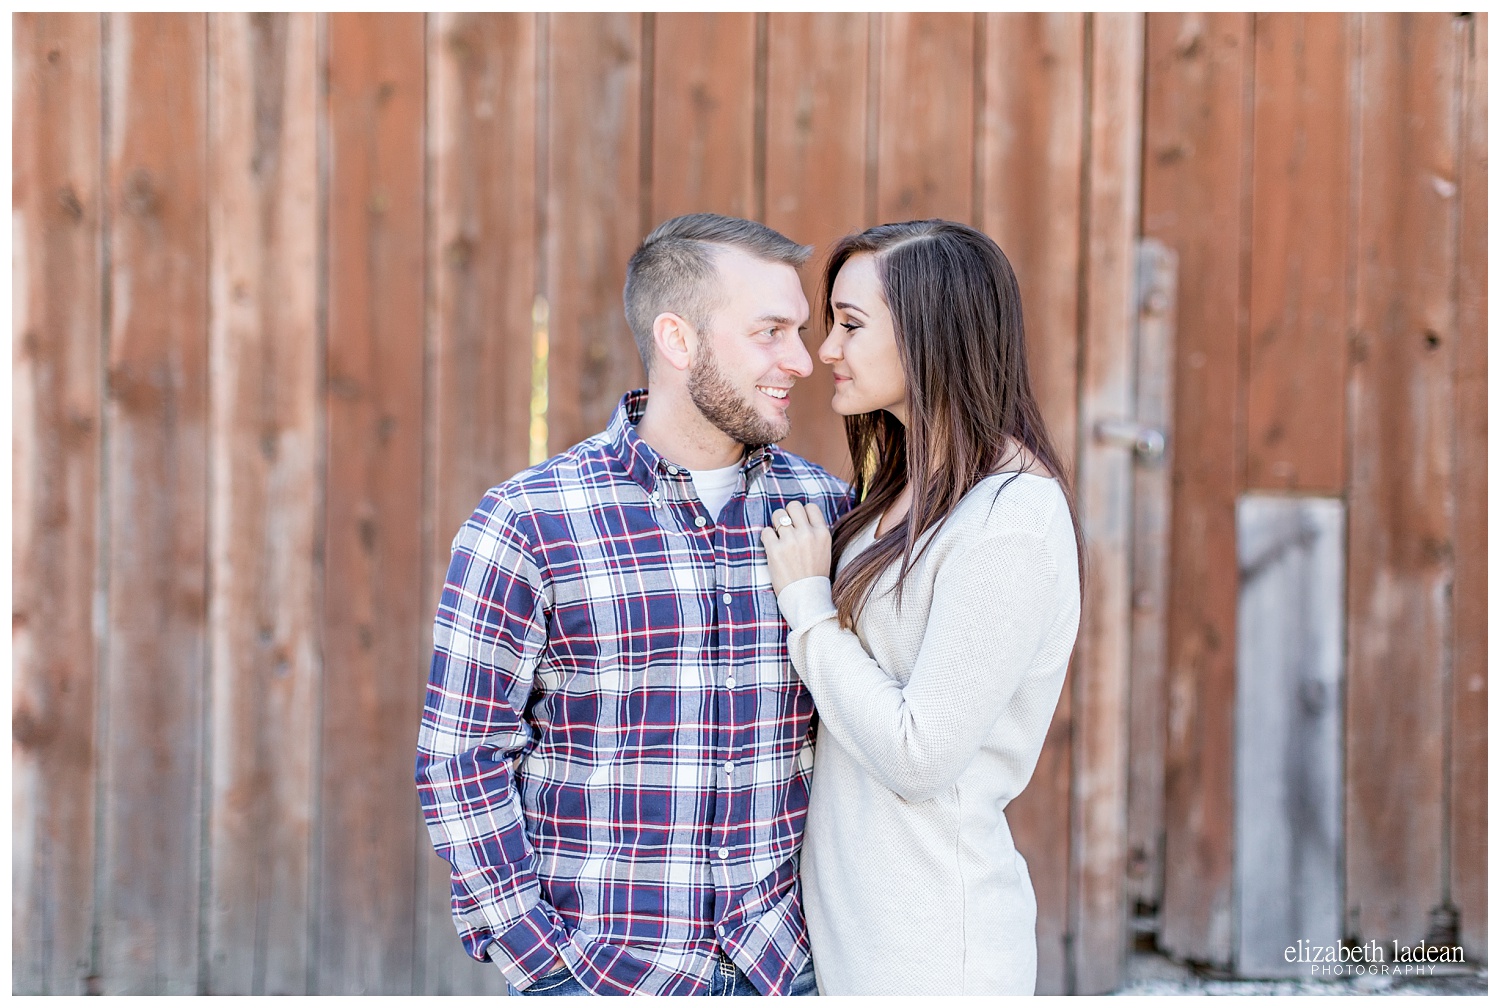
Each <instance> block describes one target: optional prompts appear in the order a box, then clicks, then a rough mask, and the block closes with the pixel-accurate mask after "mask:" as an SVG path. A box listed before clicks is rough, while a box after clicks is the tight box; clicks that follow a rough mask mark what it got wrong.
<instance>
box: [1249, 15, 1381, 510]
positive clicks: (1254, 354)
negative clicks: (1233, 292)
mask: <svg viewBox="0 0 1500 1008" xmlns="http://www.w3.org/2000/svg"><path fill="white" fill-rule="evenodd" d="M1353 28H1354V20H1353V19H1352V18H1351V17H1350V16H1348V15H1342V14H1301V13H1283V14H1261V15H1257V16H1256V18H1255V84H1254V89H1255V95H1254V112H1253V114H1254V117H1255V150H1254V163H1253V169H1252V183H1251V186H1252V188H1251V219H1250V242H1251V253H1250V305H1249V309H1250V331H1249V335H1248V339H1247V340H1246V347H1245V374H1244V379H1243V380H1244V386H1245V476H1244V485H1245V488H1246V489H1248V490H1298V491H1307V492H1313V493H1321V494H1329V495H1336V494H1340V493H1342V492H1343V488H1344V397H1343V396H1342V395H1339V394H1336V391H1337V390H1338V389H1342V388H1343V387H1344V382H1345V376H1346V373H1347V365H1346V361H1347V358H1348V349H1347V348H1348V338H1347V325H1348V323H1347V319H1348V312H1349V307H1348V286H1349V282H1348V281H1349V248H1348V234H1349V185H1350V174H1349V173H1350V167H1351V166H1350V160H1349V131H1350V119H1351V116H1352V114H1353V113H1352V109H1351V108H1350V98H1351V93H1352V92H1351V88H1350V78H1349V69H1350V66H1351V61H1350V48H1349V47H1350V37H1351V35H1352V30H1353Z"/></svg>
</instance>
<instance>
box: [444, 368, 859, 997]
mask: <svg viewBox="0 0 1500 1008" xmlns="http://www.w3.org/2000/svg"><path fill="white" fill-rule="evenodd" d="M645 403H646V394H645V392H644V391H643V390H637V391H635V392H631V393H628V394H627V395H626V396H625V397H624V399H622V400H621V403H620V406H619V408H618V409H617V410H616V411H615V414H614V417H613V419H612V420H611V421H610V424H609V427H608V429H607V430H606V431H605V432H604V433H602V434H599V435H596V436H595V437H592V438H589V439H588V440H587V441H584V442H582V443H581V444H579V445H577V446H575V447H574V448H572V449H571V450H569V451H567V452H565V453H563V454H561V455H558V456H555V457H553V458H552V459H549V460H548V461H546V462H544V463H542V464H541V465H539V466H537V467H535V468H532V469H528V470H526V471H524V472H522V473H520V474H518V475H517V476H515V477H514V478H512V479H510V480H508V481H507V482H505V483H503V484H501V485H500V486H498V487H495V488H494V489H492V490H490V491H489V493H487V494H486V495H485V497H484V500H483V501H482V502H481V503H480V505H479V507H478V509H477V510H476V511H475V512H474V514H473V516H472V517H471V518H470V519H469V520H468V521H467V522H466V523H465V524H464V526H463V528H462V529H461V530H460V531H459V533H458V536H457V537H456V538H455V539H454V542H453V561H452V564H451V566H450V567H449V568H448V577H447V583H446V584H445V585H444V586H443V595H442V600H441V602H440V603H439V605H438V611H437V624H436V628H435V631H434V640H435V653H434V655H433V660H432V675H431V678H430V680H429V683H428V689H427V705H426V709H425V711H424V712H423V715H422V728H421V735H420V738H419V739H418V743H417V748H418V753H417V786H418V791H419V793H420V795H421V799H422V807H423V811H424V813H425V815H426V819H427V826H428V830H429V832H430V833H431V835H432V842H433V845H434V846H435V847H436V848H437V851H438V853H439V854H441V855H442V856H443V857H444V858H445V859H447V860H448V861H449V863H451V864H452V866H453V914H454V919H455V921H456V922H457V925H458V931H459V935H460V937H461V938H462V939H463V942H464V945H465V947H466V948H467V949H468V951H469V954H470V955H472V956H474V957H475V958H476V959H484V958H486V957H488V958H489V959H491V960H493V961H495V962H496V963H497V964H498V965H499V966H500V969H501V970H502V971H503V972H504V973H505V976H506V979H507V980H509V981H510V983H512V984H514V985H515V986H517V987H523V988H524V987H526V986H528V985H529V984H530V983H531V982H532V981H533V980H535V979H536V978H537V977H539V976H541V975H542V974H544V973H546V972H547V971H548V968H549V967H550V966H551V964H552V962H553V959H554V956H556V955H560V956H561V957H562V958H563V960H564V961H565V962H566V963H567V964H568V966H569V968H570V969H571V970H572V972H573V975H574V976H575V977H577V979H578V980H579V981H580V982H581V983H582V984H583V985H584V986H585V987H586V988H588V989H589V990H591V991H594V992H596V993H601V994H603V993H627V992H628V993H647V994H698V993H701V992H703V991H704V990H706V988H707V985H708V979H709V977H710V976H711V974H712V971H713V969H714V968H715V961H716V958H717V956H718V954H719V951H720V950H722V951H723V952H724V954H726V955H728V956H729V957H730V958H731V959H732V960H733V961H734V962H735V964H736V965H738V966H739V967H740V969H741V970H743V971H744V972H745V974H746V975H747V976H748V977H749V978H750V979H751V981H752V982H753V983H754V984H755V986H756V987H757V988H758V989H759V990H761V991H762V992H763V993H766V994H780V993H784V992H785V991H786V990H787V988H788V987H789V985H790V983H791V980H792V978H793V977H794V976H796V974H797V973H798V971H799V970H800V969H801V968H802V967H803V965H804V964H805V963H806V961H807V957H808V943H807V933H806V928H805V924H804V922H803V918H802V904H801V899H802V897H801V888H800V885H799V883H798V880H797V866H798V847H799V845H800V843H801V840H802V828H803V823H804V820H805V818H806V813H807V794H808V775H809V772H810V770H811V768H812V762H813V758H812V738H811V734H810V732H809V721H810V718H811V715H812V710H813V705H812V698H811V696H810V695H809V694H808V692H807V690H806V689H804V688H803V686H802V684H801V682H800V681H799V680H798V678H797V676H796V673H795V672H794V671H793V670H792V667H791V664H790V662H789V661H788V658H787V651H786V625H785V623H784V622H783V620H782V618H781V614H780V613H779V612H778V610H777V608H776V598H775V595H774V594H773V592H772V590H771V581H770V575H769V573H768V571H767V568H766V562H765V554H764V549H763V547H762V546H761V543H760V536H759V532H760V529H761V528H762V527H764V526H765V525H766V524H767V523H768V522H769V520H770V515H771V512H772V511H774V510H775V509H776V508H778V507H782V506H784V505H786V504H787V503H788V502H789V501H793V500H799V501H804V502H806V503H809V504H816V505H818V506H819V507H820V508H821V509H822V510H823V513H824V514H825V515H827V516H828V519H829V521H830V523H831V522H832V521H833V520H834V519H837V518H838V517H839V516H840V515H842V514H843V512H844V511H845V510H847V509H848V507H849V506H850V504H851V503H852V501H851V499H850V496H849V490H848V488H847V487H846V486H845V485H844V484H843V483H842V482H840V481H839V480H837V479H835V478H833V477H832V476H830V475H829V474H828V473H827V472H825V471H824V470H822V469H820V468H819V467H817V466H815V465H813V464H811V463H809V462H806V461H804V460H802V459H800V458H798V457H796V456H795V455H791V454H788V453H787V452H784V451H781V450H780V449H778V448H777V447H775V446H774V445H772V446H768V447H764V448H758V449H751V450H750V451H749V452H747V454H746V457H745V460H744V463H743V465H742V467H741V473H742V474H743V481H742V483H741V485H740V487H739V489H738V490H737V491H736V492H735V494H734V495H733V496H732V497H731V498H730V499H729V502H728V503H727V504H725V506H724V509H723V510H722V511H721V512H720V514H719V516H718V519H717V520H715V519H714V518H713V517H712V516H711V515H710V514H709V513H708V512H707V511H706V510H705V509H704V507H703V505H702V503H701V502H700V501H699V500H698V498H697V496H696V495H695V493H694V491H693V484H692V479H691V476H690V474H689V473H688V471H687V470H685V469H681V468H679V467H677V466H675V465H672V464H670V463H668V462H667V461H666V460H665V459H663V458H662V457H661V456H660V455H659V454H657V452H656V451H654V450H653V449H652V448H651V447H650V446H649V445H647V444H646V443H645V442H643V441H641V440H640V438H639V437H637V436H636V432H635V422H636V421H637V420H638V419H639V418H640V415H641V411H642V410H643V409H644V407H645Z"/></svg>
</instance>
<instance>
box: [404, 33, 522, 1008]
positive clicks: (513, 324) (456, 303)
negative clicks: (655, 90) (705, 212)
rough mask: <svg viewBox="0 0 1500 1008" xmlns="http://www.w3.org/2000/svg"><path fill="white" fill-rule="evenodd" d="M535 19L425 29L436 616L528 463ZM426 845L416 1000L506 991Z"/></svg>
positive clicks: (427, 595)
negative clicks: (461, 534) (468, 531)
mask: <svg viewBox="0 0 1500 1008" xmlns="http://www.w3.org/2000/svg"><path fill="white" fill-rule="evenodd" d="M538 17H539V15H536V14H439V15H435V16H434V17H433V18H432V19H431V24H430V30H429V50H428V67H429V73H430V78H429V79H430V82H431V83H430V92H429V101H428V108H429V120H428V121H429V127H428V128H429V146H430V150H431V152H432V171H433V178H432V183H431V186H432V192H431V202H432V208H433V209H432V229H433V233H432V235H431V241H432V249H431V251H430V253H429V269H430V270H431V284H432V323H431V327H432V334H433V341H434V347H433V351H434V352H433V358H434V375H433V379H432V380H433V391H432V410H433V413H434V415H435V431H434V450H433V458H432V460H431V469H432V471H433V474H434V484H435V486H434V494H435V497H434V505H433V510H434V518H433V532H432V541H431V545H430V547H429V550H430V553H429V560H430V562H429V563H428V564H427V571H426V581H425V585H426V588H425V590H424V593H423V597H424V599H425V600H426V602H427V604H428V605H429V607H430V606H431V605H432V604H433V600H434V599H435V598H436V593H437V591H438V589H439V587H440V586H441V584H442V576H443V571H444V570H446V568H447V564H448V558H449V546H450V544H451V543H452V540H453V536H454V534H455V533H456V532H457V531H458V528H459V526H460V525H462V524H463V522H464V520H465V519H466V518H468V516H469V513H470V512H471V511H472V510H473V508H474V506H475V504H477V503H478V502H479V499H480V497H482V496H483V495H484V492H485V490H487V489H488V488H489V487H491V486H494V485H495V484H496V483H499V482H501V481H503V480H505V479H508V478H509V477H510V476H512V475H513V474H515V473H516V472H517V471H519V470H521V469H523V468H525V466H526V464H527V448H528V427H529V425H530V422H531V415H530V409H531V312H532V300H533V298H534V297H535V296H536V292H537V282H538V279H539V278H538V272H539V271H538V268H537V265H538V264H537V257H536V252H537V186H536V128H537V122H536V102H537V92H536V84H537V79H536V75H537V61H536V49H537V33H536V23H537V18H538ZM499 179H504V180H505V183H504V184H503V185H499V184H496V180H499ZM425 626H426V627H427V630H426V632H425V634H424V637H423V647H424V648H425V649H430V645H431V620H430V619H429V620H427V621H426V623H425ZM422 832H423V836H424V837H425V834H426V830H425V829H424V830H423V831H422ZM418 844H419V846H420V847H421V848H422V853H423V857H422V867H423V874H424V881H423V889H422V891H423V903H422V906H421V908H420V912H421V919H422V955H421V959H420V962H419V964H418V966H419V977H418V981H419V982H418V988H417V989H418V991H419V992H420V993H425V994H434V995H447V994H503V993H504V992H505V978H504V976H503V975H502V974H501V973H500V971H499V970H498V969H496V968H495V967H494V966H492V965H490V964H488V963H477V962H475V961H474V960H472V959H470V958H469V957H468V955H467V953H466V952H465V951H464V948H463V945H462V944H461V943H460V942H459V940H458V934H457V932H456V931H455V930H454V924H453V917H452V909H451V900H452V880H451V876H450V866H449V865H448V863H447V862H446V861H444V860H443V859H442V858H440V857H438V856H437V854H436V853H434V852H433V850H432V849H431V844H430V843H429V842H426V841H425V840H419V841H418Z"/></svg>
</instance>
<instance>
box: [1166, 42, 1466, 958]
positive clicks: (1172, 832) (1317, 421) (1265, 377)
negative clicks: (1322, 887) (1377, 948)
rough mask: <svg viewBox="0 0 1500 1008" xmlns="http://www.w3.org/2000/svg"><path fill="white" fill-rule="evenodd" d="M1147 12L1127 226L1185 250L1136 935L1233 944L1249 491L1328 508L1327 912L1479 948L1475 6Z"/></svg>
mask: <svg viewBox="0 0 1500 1008" xmlns="http://www.w3.org/2000/svg"><path fill="white" fill-rule="evenodd" d="M1146 37H1147V43H1146V45H1147V70H1146V81H1147V86H1146V93H1145V134H1144V140H1143V142H1144V153H1143V161H1144V168H1143V184H1142V200H1143V212H1142V230H1143V233H1144V234H1145V235H1147V236H1150V237H1153V238H1157V239H1160V240H1161V241H1163V242H1165V243H1166V244H1168V245H1169V246H1171V247H1173V248H1175V249H1176V250H1177V253H1178V255H1179V257H1180V262H1179V299H1178V305H1177V319H1178V322H1177V378H1176V396H1177V402H1176V409H1177V425H1176V431H1177V443H1176V462H1175V471H1174V474H1173V482H1174V487H1175V491H1174V499H1173V502H1172V510H1173V539H1172V547H1171V562H1172V565H1173V572H1172V578H1171V581H1172V589H1171V591H1172V597H1171V603H1170V610H1169V617H1168V620H1169V645H1168V647H1169V655H1168V688H1167V717H1166V723H1167V725H1168V730H1167V732H1166V733H1165V737H1164V738H1163V739H1161V740H1159V741H1152V740H1144V743H1145V744H1159V745H1164V749H1165V751H1164V754H1163V757H1164V762H1165V801H1164V805H1163V814H1162V820H1163V821H1162V823H1161V825H1160V835H1162V836H1163V837H1164V839H1165V847H1166V850H1165V861H1164V868H1165V879H1164V885H1163V890H1162V893H1161V897H1160V902H1159V904H1158V905H1156V906H1152V907H1148V908H1146V909H1147V910H1148V911H1149V912H1150V913H1152V914H1154V915H1155V920H1154V921H1153V922H1152V925H1151V926H1152V927H1153V928H1154V929H1155V931H1156V939H1157V943H1158V945H1159V946H1160V947H1162V948H1163V949H1164V950H1166V951H1168V952H1170V953H1171V954H1173V955H1175V956H1178V957H1180V958H1183V959H1187V960H1192V961H1198V962H1205V963H1212V964H1216V965H1219V966H1226V967H1227V966H1232V965H1234V963H1233V962H1232V956H1231V948H1232V945H1233V941H1234V937H1235V936H1234V935H1233V934H1232V933H1231V927H1230V924H1231V917H1232V915H1231V909H1232V903H1233V899H1234V893H1233V891H1232V885H1231V882H1232V867H1233V864H1234V856H1235V852H1234V849H1233V842H1232V841H1233V832H1232V831H1233V818H1234V817H1233V811H1234V807H1235V806H1234V802H1235V795H1234V793H1233V771H1234V767H1233V763H1232V758H1233V753H1234V732H1233V728H1234V717H1233V715H1234V707H1233V700H1234V696H1235V689H1236V676H1237V675H1241V676H1244V675H1253V674H1254V670H1252V669H1239V670H1236V668H1235V654H1236V640H1235V634H1236V627H1235V618H1236V604H1237V599H1238V576H1237V571H1236V560H1235V546H1236V543H1235V534H1236V533H1235V506H1236V502H1237V500H1239V498H1240V497H1241V496H1242V495H1244V494H1246V493H1249V492H1258V493H1276V494H1285V495H1301V496H1311V497H1325V498H1334V499H1339V500H1341V501H1343V502H1344V504H1345V506H1346V508H1347V514H1348V525H1347V532H1346V537H1347V541H1346V543H1345V545H1344V549H1345V557H1346V584H1347V586H1348V587H1347V595H1346V606H1347V612H1346V620H1345V623H1346V627H1347V645H1346V648H1345V655H1344V670H1343V688H1344V696H1343V698H1342V700H1343V705H1344V707H1343V709H1344V717H1343V739H1344V743H1343V760H1344V776H1343V781H1342V785H1343V793H1344V803H1343V804H1344V807H1343V814H1342V819H1343V825H1342V833H1343V835H1342V849H1343V857H1344V872H1343V877H1342V878H1340V879H1334V880H1330V884H1331V885H1333V886H1336V887H1337V888H1338V889H1340V890H1341V893H1342V899H1343V906H1344V920H1343V934H1344V936H1345V937H1346V938H1349V939H1357V940H1358V941H1360V942H1363V941H1368V940H1374V941H1376V942H1381V943H1385V944H1387V946H1388V945H1389V943H1390V942H1391V941H1392V940H1393V939H1394V940H1399V941H1401V942H1403V943H1413V942H1416V941H1419V940H1421V939H1423V938H1426V939H1427V940H1429V941H1433V940H1440V941H1441V940H1449V941H1451V940H1453V939H1454V938H1457V939H1458V940H1460V941H1461V942H1462V944H1463V946H1464V948H1465V950H1466V952H1467V953H1468V955H1469V956H1470V957H1471V958H1478V959H1484V958H1485V957H1486V956H1487V950H1488V921H1487V913H1486V902H1485V895H1484V892H1485V888H1484V887H1485V885H1486V883H1487V875H1486V859H1487V850H1486V847H1485V834H1486V829H1487V814H1488V813H1487V799H1486V794H1487V792H1486V786H1487V781H1486V762H1487V737H1486V735H1485V733H1484V730H1483V727H1482V726H1483V723H1484V713H1483V712H1484V710H1485V709H1486V698H1487V695H1488V686H1487V681H1486V680H1487V676H1486V667H1485V659H1484V654H1485V650H1486V646H1487V644H1486V633H1487V630H1486V626H1485V622H1484V617H1483V616H1482V615H1481V614H1482V612H1483V611H1484V609H1485V605H1486V585H1485V569H1486V567H1485V564H1486V560H1485V555H1486V527H1485V520H1486V519H1485V507H1486V487H1485V481H1486V453H1487V437H1488V435H1487V430H1486V426H1485V418H1484V410H1483V405H1482V403H1483V401H1484V396H1485V385H1484V374H1485V369H1486V362H1487V347H1486V328H1485V324H1486V323H1485V308H1486V303H1487V291H1486V279H1485V277H1486V268H1487V260H1486V255H1487V253H1486V247H1485V242H1484V240H1483V238H1482V237H1481V236H1482V235H1483V234H1485V232H1486V226H1487V218H1486V199H1485V192H1486V184H1487V178H1486V172H1487V161H1486V160H1485V158H1486V153H1487V134H1486V111H1487V106H1486V97H1485V95H1486V92H1485V82H1486V79H1487V77H1486V60H1487V38H1488V18H1487V16H1486V15H1484V14H1474V15H1448V14H1416V15H1399V16H1397V15H1385V14H1376V15H1344V14H1268V15H1254V16H1250V15H1243V14H1212V15H1200V14H1159V15H1151V16H1149V17H1148V18H1147V19H1146ZM1455 923H1456V926H1457V933H1456V934H1455V933H1453V931H1452V929H1453V927H1454V925H1455ZM1287 937H1288V941H1289V942H1293V941H1295V939H1296V938H1297V937H1299V936H1296V935H1291V936H1287Z"/></svg>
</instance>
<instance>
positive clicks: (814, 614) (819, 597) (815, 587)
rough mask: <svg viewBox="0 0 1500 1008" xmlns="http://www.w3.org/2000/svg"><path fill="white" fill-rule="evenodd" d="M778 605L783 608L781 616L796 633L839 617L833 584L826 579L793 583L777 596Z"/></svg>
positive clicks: (803, 579)
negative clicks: (821, 621)
mask: <svg viewBox="0 0 1500 1008" xmlns="http://www.w3.org/2000/svg"><path fill="white" fill-rule="evenodd" d="M776 604H777V605H778V606H780V607H781V615H782V616H784V617H785V618H786V622H787V625H788V626H790V627H791V628H792V631H793V632H794V633H795V632H796V631H798V630H805V629H807V628H808V627H810V626H812V625H813V624H814V623H816V622H818V621H819V620H825V619H827V618H828V617H830V616H837V615H838V609H837V608H836V607H835V606H834V604H833V582H832V581H830V580H829V579H828V578H826V577H806V578H802V579H801V580H799V581H793V582H792V583H791V584H789V585H787V586H786V587H785V588H783V589H781V591H780V593H778V594H777V596H776Z"/></svg>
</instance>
